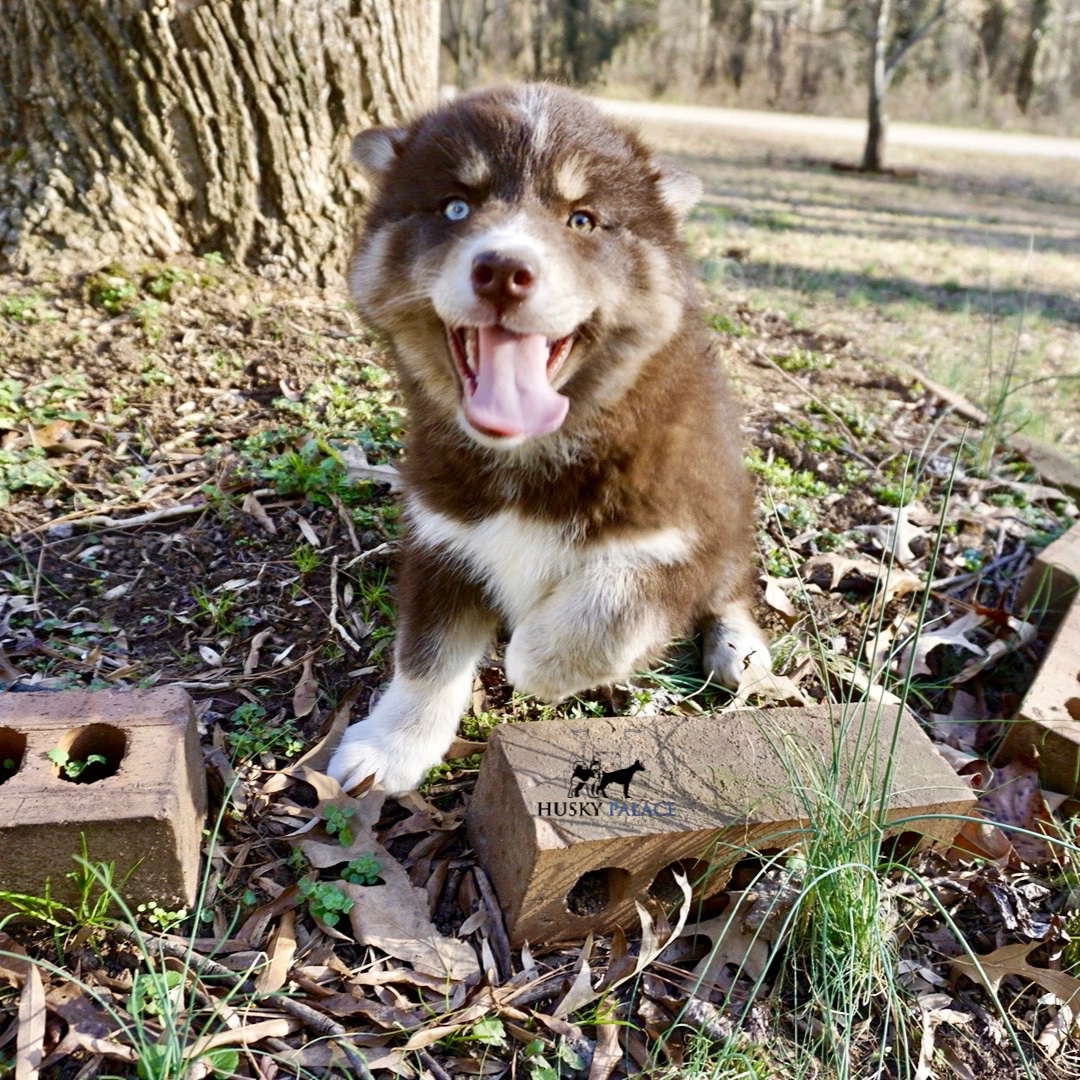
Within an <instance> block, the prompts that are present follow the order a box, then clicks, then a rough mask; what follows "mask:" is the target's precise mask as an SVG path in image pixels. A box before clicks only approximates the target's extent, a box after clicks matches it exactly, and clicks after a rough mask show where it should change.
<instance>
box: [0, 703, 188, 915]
mask: <svg viewBox="0 0 1080 1080" xmlns="http://www.w3.org/2000/svg"><path fill="white" fill-rule="evenodd" d="M80 733H81V737H80ZM24 740H25V752H24V753H23V754H22V759H21V763H20V765H19V768H18V771H17V772H16V773H15V774H14V775H13V776H10V777H9V778H8V779H7V780H5V781H4V782H3V783H0V852H2V853H3V854H2V857H0V889H4V890H7V891H13V892H20V893H29V894H31V895H36V896H40V895H41V894H42V892H43V890H44V887H45V882H46V881H49V882H50V887H51V890H52V895H53V896H54V897H56V898H57V899H61V900H70V899H74V898H75V896H76V895H77V893H76V890H75V887H74V885H73V883H72V882H71V881H70V879H69V878H68V877H67V875H68V874H70V873H71V872H72V871H73V870H74V869H76V864H75V863H74V862H73V861H72V856H73V855H76V854H79V853H80V852H81V848H82V837H84V836H85V838H86V845H87V849H88V852H89V857H90V859H91V860H92V861H94V862H105V863H114V864H115V881H116V882H117V884H118V885H119V883H120V882H121V881H122V880H123V879H124V877H125V875H128V874H130V877H129V878H128V880H127V882H126V884H124V885H123V886H122V887H121V888H120V892H121V894H122V895H123V896H124V897H125V898H126V899H128V900H130V901H131V902H133V903H135V902H140V901H144V900H157V901H158V902H160V903H163V904H166V905H167V904H178V903H179V904H187V905H190V904H191V903H192V902H193V901H194V900H195V897H196V893H197V886H198V875H199V850H200V847H201V841H202V829H203V820H204V817H205V814H206V776H205V772H204V770H203V764H202V753H201V751H200V748H199V740H198V733H197V731H196V727H195V719H194V714H193V711H192V705H191V699H190V698H189V697H188V695H187V694H186V693H184V691H183V690H180V689H176V688H173V687H165V688H162V689H154V690H133V691H96V692H94V691H60V692H55V693H50V692H45V691H43V692H40V693H20V694H4V695H2V696H0V759H3V758H5V757H17V756H18V751H19V750H20V749H21V748H22V745H23V741H24ZM56 747H60V748H62V749H69V750H71V751H72V757H77V758H81V759H85V758H86V756H87V755H89V754H91V753H102V754H104V755H105V756H106V757H108V758H109V759H110V768H112V767H113V766H115V771H114V772H113V774H112V775H108V776H105V777H104V778H101V779H97V780H96V781H94V782H88V783H73V782H72V781H70V780H67V779H63V778H62V777H61V776H60V771H59V769H58V768H57V766H56V765H54V764H53V762H52V761H50V760H49V758H48V757H47V754H48V752H49V751H50V750H52V749H53V748H56ZM106 771H107V770H106ZM86 775H87V777H88V778H89V777H90V776H91V774H90V773H89V772H88V773H87V774H86Z"/></svg>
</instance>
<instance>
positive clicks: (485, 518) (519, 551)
mask: <svg viewBox="0 0 1080 1080" xmlns="http://www.w3.org/2000/svg"><path fill="white" fill-rule="evenodd" d="M354 156H355V157H356V159H357V160H358V161H359V163H360V164H361V165H362V166H363V167H364V168H365V169H366V170H367V171H368V173H369V174H370V175H371V176H372V177H373V179H374V180H375V183H376V188H377V194H376V198H375V201H374V204H373V206H372V208H371V211H370V214H369V216H368V219H367V223H366V228H365V230H364V233H363V236H362V238H361V239H360V241H359V243H358V245H357V248H356V251H355V254H354V256H353V260H352V268H351V273H350V284H351V290H352V294H353V297H354V298H355V300H356V303H357V305H358V307H359V309H360V311H361V312H362V313H363V314H364V315H365V316H366V317H367V318H368V319H369V320H370V321H371V322H372V323H373V324H374V325H376V326H378V327H380V328H381V329H382V330H384V331H385V332H386V333H387V334H388V335H389V337H390V339H391V341H392V343H393V351H394V356H395V359H396V364H397V370H398V375H399V379H400V384H401V390H402V393H403V395H404V397H405V401H406V404H407V407H408V415H409V417H410V421H411V426H412V431H411V435H410V439H409V444H408V451H407V454H406V457H405V461H404V463H403V465H402V473H403V479H404V482H405V485H406V492H407V494H406V518H407V528H406V535H405V542H404V561H403V565H402V567H401V574H400V581H399V587H398V622H399V626H398V637H397V647H396V653H395V657H396V668H395V673H394V677H393V681H392V682H391V683H390V686H389V687H388V688H387V690H386V691H385V693H384V694H383V695H382V697H381V698H380V699H379V701H378V704H377V705H376V706H375V708H374V709H373V711H372V713H371V715H370V716H369V717H368V718H367V720H365V721H364V722H362V723H360V724H358V725H356V726H354V727H352V728H350V729H349V731H348V732H347V733H346V735H345V737H344V739H343V740H342V742H341V745H340V746H339V747H338V749H337V751H336V753H335V754H334V757H333V760H332V761H331V763H330V769H329V771H330V774H331V775H332V776H334V777H336V778H337V779H338V780H339V781H341V783H342V784H343V785H345V786H350V785H352V784H355V783H356V782H358V781H359V780H361V779H363V778H364V777H366V776H368V775H370V774H375V776H376V777H377V779H378V781H379V782H381V783H382V784H383V786H384V787H386V788H387V789H388V790H389V791H391V792H401V791H404V790H408V789H410V788H413V787H415V786H416V785H417V784H419V783H420V782H421V781H422V780H423V779H424V776H425V775H426V773H427V770H428V769H429V768H430V767H431V766H432V765H435V764H437V763H438V762H439V761H440V760H441V759H442V755H443V753H444V752H445V751H446V749H447V748H448V747H449V745H450V743H451V742H452V741H453V738H454V735H455V733H456V730H457V725H458V721H459V719H460V717H461V714H462V712H463V710H464V709H465V708H466V706H467V705H468V703H469V700H470V695H471V691H472V686H473V678H474V674H475V671H476V667H477V663H478V662H479V660H480V659H481V658H482V656H483V654H484V652H485V650H486V649H487V648H488V646H489V644H490V643H491V640H492V638H493V636H494V634H495V631H496V629H497V627H498V626H499V625H500V624H502V625H503V626H504V627H505V628H506V630H507V631H508V632H509V634H510V639H509V645H508V646H507V649H506V677H507V680H508V681H509V682H510V683H511V684H512V685H513V686H514V687H515V688H516V689H518V690H520V691H523V692H526V693H530V694H535V695H537V696H539V697H541V698H544V699H546V700H549V701H557V700H559V699H561V698H565V697H567V696H568V695H570V694H574V693H577V692H579V691H582V690H586V689H589V688H590V687H595V686H600V685H605V684H609V683H613V682H617V681H619V680H623V679H625V678H626V677H627V676H628V675H630V674H631V673H632V672H633V671H634V670H635V668H636V667H637V666H638V665H640V664H641V663H643V662H645V661H647V660H648V659H649V658H650V657H652V656H655V655H656V654H657V653H658V652H660V651H661V650H663V648H664V647H665V645H666V644H667V642H668V641H669V640H670V639H671V638H672V637H674V636H677V635H680V634H684V633H687V632H690V631H692V630H693V629H694V628H695V627H701V628H702V629H703V630H704V632H705V650H704V652H705V664H706V668H707V670H710V671H711V672H712V673H713V675H714V677H715V678H716V679H718V680H719V681H720V682H722V683H724V684H726V685H728V686H732V687H734V686H737V685H738V683H739V681H740V678H741V676H742V673H743V671H744V669H745V667H746V666H747V665H748V664H749V663H750V662H751V661H753V662H754V663H755V664H759V665H767V664H768V662H769V661H768V655H769V654H768V647H767V646H766V644H765V642H764V640H763V638H762V635H761V633H760V631H759V630H758V628H757V627H756V625H755V624H754V622H753V620H752V618H751V617H750V615H749V613H748V610H747V607H746V603H745V595H746V589H747V583H748V579H749V576H750V571H751V562H750V560H751V551H752V526H753V505H752V489H751V485H750V482H749V480H748V478H747V475H746V473H745V472H744V470H743V467H742V463H741V448H740V433H739V421H738V417H737V415H736V412H735V410H734V408H733V404H732V401H731V398H730V396H729V392H728V390H727V388H726V385H725V382H724V378H723V375H722V373H721V371H720V369H719V366H718V364H717V361H716V358H715V357H714V356H713V354H712V352H711V350H710V345H709V341H708V338H707V335H706V332H705V330H704V328H703V325H702V318H701V314H700V312H699V310H698V308H697V304H696V300H695V295H696V287H695V283H694V279H693V275H692V272H691V269H690V267H689V265H688V261H687V258H686V255H685V254H684V251H683V245H682V241H681V239H680V235H679V227H680V223H681V221H682V219H683V217H684V216H685V215H686V213H687V211H688V210H689V209H690V208H691V207H692V206H693V204H694V203H695V202H696V201H697V200H698V198H699V196H700V193H701V186H700V184H699V182H698V181H697V180H696V179H695V178H694V177H692V176H690V175H689V174H688V173H686V172H684V171H682V170H681V169H679V168H678V167H676V166H675V165H674V164H672V163H668V162H664V161H661V160H659V159H657V158H655V157H653V156H652V154H650V152H649V151H648V150H647V149H646V148H645V146H644V145H643V144H642V143H641V141H640V140H639V139H638V138H637V136H636V135H634V134H633V133H631V132H629V131H627V130H624V129H623V128H621V127H619V126H617V125H616V124H613V123H612V122H611V121H609V120H608V119H606V118H605V117H604V115H603V114H602V113H601V112H600V111H599V110H598V109H597V108H595V107H594V106H593V105H592V104H591V103H589V102H588V101H587V100H585V99H584V98H582V97H580V96H579V95H577V94H575V93H573V92H571V91H569V90H566V89H563V88H560V87H557V86H553V85H548V84H534V85H529V86H520V87H503V88H499V89H494V90H485V91H480V92H477V93H472V94H468V95H466V96H464V97H462V98H459V99H458V100H457V101H455V102H453V103H452V104H450V105H447V106H445V107H443V108H441V109H439V110H437V111H435V112H433V113H431V114H429V115H427V116H424V117H421V118H420V119H419V120H417V121H416V122H415V123H413V124H412V125H411V126H409V127H408V128H402V129H385V128H384V129H374V130H369V131H365V132H363V133H362V134H360V135H359V136H357V139H356V142H355V144H354Z"/></svg>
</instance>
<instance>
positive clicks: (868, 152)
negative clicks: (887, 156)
mask: <svg viewBox="0 0 1080 1080" xmlns="http://www.w3.org/2000/svg"><path fill="white" fill-rule="evenodd" d="M890 6H891V0H877V4H876V7H875V11H874V25H873V28H872V30H871V36H870V70H869V71H868V72H867V83H868V93H867V115H866V119H867V126H866V146H865V148H864V149H863V160H862V167H863V170H864V171H865V172H881V167H882V162H883V160H884V151H885V95H886V93H888V89H889V81H888V72H887V71H886V52H887V49H888V45H889V16H890Z"/></svg>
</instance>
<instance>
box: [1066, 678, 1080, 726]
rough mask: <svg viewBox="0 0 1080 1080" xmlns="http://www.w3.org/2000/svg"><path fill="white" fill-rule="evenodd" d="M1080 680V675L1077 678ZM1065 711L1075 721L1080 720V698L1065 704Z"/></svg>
mask: <svg viewBox="0 0 1080 1080" xmlns="http://www.w3.org/2000/svg"><path fill="white" fill-rule="evenodd" d="M1077 678H1080V675H1078V676H1077ZM1065 711H1066V712H1067V713H1068V714H1069V715H1070V716H1071V717H1072V718H1073V719H1074V720H1080V697H1072V698H1069V700H1068V701H1066V702H1065Z"/></svg>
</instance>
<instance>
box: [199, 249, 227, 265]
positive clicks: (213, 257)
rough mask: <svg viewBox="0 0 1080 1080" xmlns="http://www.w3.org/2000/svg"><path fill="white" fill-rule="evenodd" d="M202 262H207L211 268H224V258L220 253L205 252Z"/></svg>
mask: <svg viewBox="0 0 1080 1080" xmlns="http://www.w3.org/2000/svg"><path fill="white" fill-rule="evenodd" d="M203 262H207V263H209V264H210V265H211V266H224V265H225V256H224V255H222V254H221V252H220V251H207V252H206V253H205V254H204V255H203Z"/></svg>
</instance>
